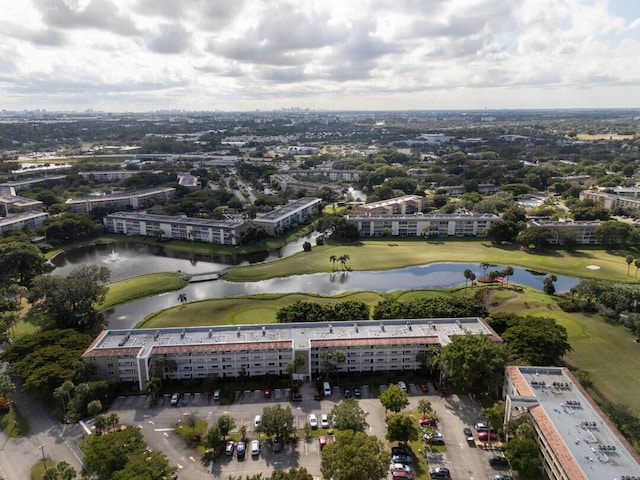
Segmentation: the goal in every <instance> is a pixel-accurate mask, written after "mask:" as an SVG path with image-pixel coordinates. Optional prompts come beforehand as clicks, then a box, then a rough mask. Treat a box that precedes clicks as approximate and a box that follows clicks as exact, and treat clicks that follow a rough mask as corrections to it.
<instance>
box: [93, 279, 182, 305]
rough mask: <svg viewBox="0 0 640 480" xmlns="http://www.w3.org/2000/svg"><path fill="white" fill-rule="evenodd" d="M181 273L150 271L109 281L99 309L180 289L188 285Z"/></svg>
mask: <svg viewBox="0 0 640 480" xmlns="http://www.w3.org/2000/svg"><path fill="white" fill-rule="evenodd" d="M181 275H182V274H180V273H177V272H161V273H150V274H147V275H140V276H138V277H131V278H127V279H125V280H120V281H118V282H113V283H109V284H107V288H108V290H107V294H106V296H105V299H104V302H102V303H101V304H100V305H98V310H106V309H108V308H111V307H113V306H115V305H119V304H121V303H127V302H131V301H132V300H136V299H138V298H143V297H149V296H152V295H158V294H160V293H165V292H171V291H174V290H179V289H181V288H183V287H185V286H186V285H187V281H186V280H184V279H182V278H181Z"/></svg>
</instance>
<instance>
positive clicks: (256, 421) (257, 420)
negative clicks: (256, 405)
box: [253, 415, 262, 429]
mask: <svg viewBox="0 0 640 480" xmlns="http://www.w3.org/2000/svg"><path fill="white" fill-rule="evenodd" d="M261 420H262V417H261V416H260V415H256V416H255V418H254V419H253V428H254V429H255V428H258V427H259V426H260V421H261Z"/></svg>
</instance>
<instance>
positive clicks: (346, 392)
mask: <svg viewBox="0 0 640 480" xmlns="http://www.w3.org/2000/svg"><path fill="white" fill-rule="evenodd" d="M344 398H351V389H350V388H349V387H347V388H345V389H344Z"/></svg>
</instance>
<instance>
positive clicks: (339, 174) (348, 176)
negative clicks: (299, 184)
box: [287, 168, 366, 182]
mask: <svg viewBox="0 0 640 480" xmlns="http://www.w3.org/2000/svg"><path fill="white" fill-rule="evenodd" d="M287 173H288V174H289V175H291V176H293V177H312V178H313V177H323V178H328V179H329V180H331V181H332V182H337V181H340V180H343V181H345V182H355V181H357V180H360V177H361V176H362V175H364V174H365V173H366V172H365V171H364V170H333V169H322V168H314V169H309V170H288V171H287Z"/></svg>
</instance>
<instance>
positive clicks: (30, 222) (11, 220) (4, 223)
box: [0, 212, 49, 233]
mask: <svg viewBox="0 0 640 480" xmlns="http://www.w3.org/2000/svg"><path fill="white" fill-rule="evenodd" d="M47 218H49V214H48V213H45V212H21V213H16V214H15V215H9V216H7V217H0V233H4V232H8V231H9V230H16V229H19V228H23V227H29V228H36V227H39V226H40V225H42V224H43V223H44V221H45V220H46V219H47Z"/></svg>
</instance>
